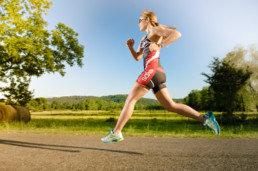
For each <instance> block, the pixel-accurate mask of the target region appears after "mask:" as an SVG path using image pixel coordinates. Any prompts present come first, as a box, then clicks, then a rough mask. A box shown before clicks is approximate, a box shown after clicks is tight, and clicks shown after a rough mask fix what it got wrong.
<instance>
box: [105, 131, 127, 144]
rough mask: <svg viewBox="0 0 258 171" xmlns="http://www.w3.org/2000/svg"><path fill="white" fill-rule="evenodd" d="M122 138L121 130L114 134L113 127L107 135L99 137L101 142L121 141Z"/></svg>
mask: <svg viewBox="0 0 258 171" xmlns="http://www.w3.org/2000/svg"><path fill="white" fill-rule="evenodd" d="M123 140H124V137H123V135H122V133H121V132H119V133H118V134H115V133H114V131H113V129H112V130H110V131H108V135H107V136H105V137H103V138H101V141H102V142H103V143H111V142H113V141H114V142H119V141H123Z"/></svg>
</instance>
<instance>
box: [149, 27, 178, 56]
mask: <svg viewBox="0 0 258 171" xmlns="http://www.w3.org/2000/svg"><path fill="white" fill-rule="evenodd" d="M152 35H157V36H159V37H163V39H162V41H161V42H157V43H155V44H154V43H152V45H151V46H152V48H151V51H153V50H157V48H158V47H159V48H162V47H164V46H167V45H169V44H170V43H172V42H174V41H176V40H177V39H179V38H180V37H181V33H180V32H179V31H177V30H173V29H170V28H161V27H154V28H153V29H152ZM155 45H156V47H155Z"/></svg>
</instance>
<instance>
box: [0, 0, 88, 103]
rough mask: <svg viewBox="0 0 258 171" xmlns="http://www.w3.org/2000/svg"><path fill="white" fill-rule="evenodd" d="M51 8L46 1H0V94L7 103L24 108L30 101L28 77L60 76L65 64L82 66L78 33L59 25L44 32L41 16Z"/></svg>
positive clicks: (63, 71)
mask: <svg viewBox="0 0 258 171" xmlns="http://www.w3.org/2000/svg"><path fill="white" fill-rule="evenodd" d="M51 5H52V2H49V1H48V0H7V1H0V56H1V58H0V82H2V83H5V84H0V91H1V92H3V93H4V95H5V97H7V98H8V99H9V100H10V101H13V100H15V101H17V102H19V103H20V104H26V103H27V102H28V100H29V99H31V97H32V92H30V91H29V90H28V87H29V86H28V85H29V83H30V80H31V77H32V76H36V77H40V76H41V75H43V74H44V73H55V72H58V73H60V74H61V75H62V76H64V75H65V67H66V64H68V65H69V66H73V65H74V64H77V65H78V66H80V67H81V66H82V65H83V63H82V58H83V53H84V47H83V46H82V45H80V44H79V41H78V39H77V37H78V33H76V32H75V31H74V30H73V29H72V28H69V27H68V26H66V25H65V24H63V23H58V24H57V26H56V27H55V29H54V30H51V31H49V30H48V29H47V24H48V23H47V21H45V20H44V19H43V16H44V15H46V14H47V12H48V10H49V9H50V6H51ZM17 92H24V93H17ZM18 94H19V95H18Z"/></svg>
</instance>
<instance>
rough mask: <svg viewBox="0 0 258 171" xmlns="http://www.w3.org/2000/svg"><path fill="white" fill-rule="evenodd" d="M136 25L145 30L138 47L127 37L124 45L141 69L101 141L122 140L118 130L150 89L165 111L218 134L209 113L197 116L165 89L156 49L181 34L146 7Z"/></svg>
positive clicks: (163, 74)
mask: <svg viewBox="0 0 258 171" xmlns="http://www.w3.org/2000/svg"><path fill="white" fill-rule="evenodd" d="M139 28H140V30H141V31H146V32H147V35H146V36H144V37H143V38H142V40H141V43H140V45H139V47H138V50H137V51H135V50H134V48H133V45H134V40H133V39H128V40H127V41H126V44H127V46H128V49H129V50H130V52H131V55H132V56H133V58H134V59H135V60H137V61H139V60H140V59H141V58H142V57H143V60H144V72H142V74H141V75H140V76H139V77H138V79H137V81H136V82H135V83H134V85H133V87H132V89H131V91H130V93H129V95H128V97H127V99H126V101H125V105H124V108H123V110H122V112H121V114H120V117H119V120H118V122H117V124H116V127H115V129H114V130H111V131H109V134H108V135H107V136H106V137H103V138H101V140H102V142H104V143H110V142H113V141H114V142H118V141H122V140H124V138H123V135H122V133H121V131H122V129H123V127H124V125H125V124H126V122H127V121H128V120H129V118H130V117H131V115H132V113H133V110H134V106H135V103H136V102H137V101H138V100H139V99H140V98H141V97H143V96H144V95H145V94H146V93H148V92H149V90H150V89H152V90H153V92H154V94H155V96H156V98H157V100H158V101H159V102H160V103H161V104H162V105H163V107H164V108H165V109H166V110H168V111H170V112H175V113H178V114H180V115H183V116H186V117H190V118H193V119H195V120H197V121H199V122H201V123H203V124H204V125H206V126H208V127H209V128H211V129H213V130H214V131H215V133H216V134H217V135H218V134H219V133H220V130H219V125H218V123H217V121H216V120H215V118H214V115H213V114H212V112H208V113H207V114H205V115H201V114H200V113H198V112H197V111H196V110H194V109H192V108H191V107H189V106H187V105H184V104H178V103H175V102H174V101H173V100H172V98H171V96H170V94H169V92H168V89H167V88H166V85H165V82H166V76H165V72H164V70H163V68H162V67H161V65H160V62H159V54H160V49H161V48H162V47H164V46H167V45H169V44H170V43H172V42H174V41H176V40H177V39H179V38H180V37H181V34H180V33H179V32H178V31H176V29H175V28H173V27H167V26H164V25H161V24H159V23H158V22H157V16H156V15H155V14H154V13H153V12H151V11H149V10H146V11H143V12H142V14H141V17H140V19H139Z"/></svg>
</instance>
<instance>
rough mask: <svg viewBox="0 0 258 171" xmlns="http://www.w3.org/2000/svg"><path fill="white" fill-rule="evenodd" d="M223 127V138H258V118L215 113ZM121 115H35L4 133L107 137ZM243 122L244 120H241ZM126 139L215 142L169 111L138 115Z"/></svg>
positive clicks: (4, 129) (2, 125)
mask: <svg viewBox="0 0 258 171" xmlns="http://www.w3.org/2000/svg"><path fill="white" fill-rule="evenodd" d="M215 116H216V118H217V120H218V122H219V123H220V126H221V132H222V133H221V136H219V137H220V138H258V114H256V113H248V114H245V115H243V114H241V113H239V114H236V116H238V118H239V119H236V120H232V121H227V122H225V120H223V115H222V114H221V113H215ZM118 117H119V111H112V112H110V111H48V112H47V111H44V112H32V120H31V121H30V122H28V123H23V122H12V123H0V131H1V132H21V133H40V134H42V133H46V134H77V135H106V134H107V130H108V129H109V128H111V129H112V128H114V126H115V124H116V121H117V119H118ZM241 118H242V120H241ZM123 134H124V135H125V136H152V137H206V138H215V137H218V136H216V135H214V133H213V132H212V131H210V130H209V129H207V128H205V127H203V126H202V125H201V124H200V123H199V122H197V121H194V120H192V119H188V118H186V117H183V116H180V115H177V114H173V113H169V112H166V111H135V112H134V114H133V116H132V118H131V119H130V120H129V121H128V123H127V124H126V126H125V127H124V129H123Z"/></svg>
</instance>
